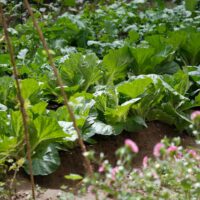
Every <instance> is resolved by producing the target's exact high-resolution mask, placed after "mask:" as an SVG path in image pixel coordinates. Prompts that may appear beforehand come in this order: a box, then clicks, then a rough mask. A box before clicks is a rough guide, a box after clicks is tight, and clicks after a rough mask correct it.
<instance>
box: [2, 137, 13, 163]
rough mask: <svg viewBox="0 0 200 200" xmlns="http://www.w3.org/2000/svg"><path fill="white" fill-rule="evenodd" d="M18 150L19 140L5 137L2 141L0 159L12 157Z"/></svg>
mask: <svg viewBox="0 0 200 200" xmlns="http://www.w3.org/2000/svg"><path fill="white" fill-rule="evenodd" d="M16 148H17V138H16V137H6V136H4V137H3V138H1V139H0V158H1V159H3V157H5V156H9V155H12V153H13V152H16Z"/></svg>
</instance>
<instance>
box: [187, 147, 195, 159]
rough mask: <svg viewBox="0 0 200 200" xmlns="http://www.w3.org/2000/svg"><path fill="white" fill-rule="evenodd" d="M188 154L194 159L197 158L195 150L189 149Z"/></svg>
mask: <svg viewBox="0 0 200 200" xmlns="http://www.w3.org/2000/svg"><path fill="white" fill-rule="evenodd" d="M188 153H189V154H190V155H191V156H192V157H194V158H195V157H196V156H197V152H196V151H195V150H192V149H189V150H188Z"/></svg>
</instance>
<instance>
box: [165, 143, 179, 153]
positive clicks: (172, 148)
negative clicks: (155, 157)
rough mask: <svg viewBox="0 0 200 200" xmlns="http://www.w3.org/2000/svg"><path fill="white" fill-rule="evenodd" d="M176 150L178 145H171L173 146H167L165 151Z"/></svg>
mask: <svg viewBox="0 0 200 200" xmlns="http://www.w3.org/2000/svg"><path fill="white" fill-rule="evenodd" d="M177 150H178V147H177V146H174V145H173V146H170V147H168V149H167V152H168V153H171V152H176V151H177Z"/></svg>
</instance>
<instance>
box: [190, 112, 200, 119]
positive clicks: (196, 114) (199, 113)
mask: <svg viewBox="0 0 200 200" xmlns="http://www.w3.org/2000/svg"><path fill="white" fill-rule="evenodd" d="M199 116H200V111H194V112H193V113H192V114H191V120H195V118H196V117H199Z"/></svg>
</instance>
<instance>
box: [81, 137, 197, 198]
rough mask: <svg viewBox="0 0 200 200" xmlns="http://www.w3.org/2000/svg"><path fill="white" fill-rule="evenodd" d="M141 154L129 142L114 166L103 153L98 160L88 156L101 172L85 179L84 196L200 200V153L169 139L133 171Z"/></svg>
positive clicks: (164, 140)
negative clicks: (138, 155)
mask: <svg viewBox="0 0 200 200" xmlns="http://www.w3.org/2000/svg"><path fill="white" fill-rule="evenodd" d="M138 152H139V148H138V146H137V144H136V143H135V142H134V141H132V140H130V139H127V140H125V145H124V146H123V147H121V148H120V149H118V150H117V151H116V155H117V156H118V161H117V163H116V165H114V166H113V165H112V164H111V163H110V162H109V161H108V160H105V157H104V155H103V154H100V159H98V160H96V159H95V157H94V156H91V155H93V154H91V153H90V154H88V155H89V156H90V157H92V159H93V161H95V162H97V163H98V165H99V169H98V172H96V173H95V174H94V175H93V176H92V177H87V178H85V179H83V181H82V183H83V188H82V189H81V192H80V194H81V195H83V194H84V193H88V192H89V193H93V194H94V195H95V196H96V199H119V200H122V199H123V200H125V199H126V200H135V199H137V200H143V199H145V200H146V199H148V200H150V199H180V200H191V199H194V200H198V199H199V198H200V153H199V150H196V149H191V148H183V147H182V146H181V145H180V139H179V138H174V139H173V140H172V141H170V140H169V139H167V138H165V139H163V140H162V141H161V142H160V143H158V144H156V145H155V146H154V149H153V157H152V158H149V157H147V156H145V157H144V159H143V166H142V167H141V168H133V165H132V164H133V162H132V158H133V157H135V156H136V155H137V153H138ZM88 155H87V156H88Z"/></svg>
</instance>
